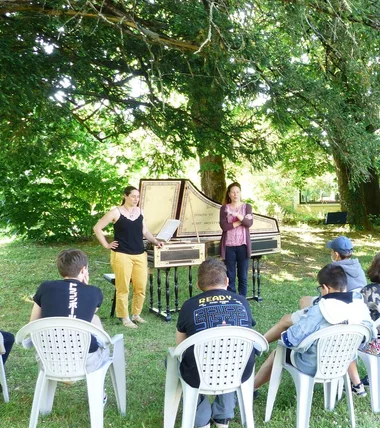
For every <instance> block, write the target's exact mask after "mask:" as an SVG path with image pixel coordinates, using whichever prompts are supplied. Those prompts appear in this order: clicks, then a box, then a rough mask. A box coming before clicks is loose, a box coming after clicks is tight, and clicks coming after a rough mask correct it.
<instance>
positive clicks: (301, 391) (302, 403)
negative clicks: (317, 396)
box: [288, 368, 314, 428]
mask: <svg viewBox="0 0 380 428" xmlns="http://www.w3.org/2000/svg"><path fill="white" fill-rule="evenodd" d="M288 371H289V373H290V374H291V375H292V378H293V380H294V383H295V386H296V391H297V428H306V427H308V426H309V421H310V412H311V403H312V401H313V390H314V378H312V377H310V376H307V375H305V374H302V373H300V372H299V371H298V370H297V369H294V370H293V368H291V370H288Z"/></svg>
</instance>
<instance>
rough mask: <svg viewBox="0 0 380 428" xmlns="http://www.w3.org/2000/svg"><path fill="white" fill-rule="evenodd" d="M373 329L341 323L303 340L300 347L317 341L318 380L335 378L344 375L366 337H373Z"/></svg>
mask: <svg viewBox="0 0 380 428" xmlns="http://www.w3.org/2000/svg"><path fill="white" fill-rule="evenodd" d="M371 335H372V333H371V331H370V329H369V328H368V327H366V326H364V325H356V324H352V325H350V324H339V325H334V326H331V327H327V328H324V329H322V330H320V331H317V332H316V333H313V334H312V335H310V336H308V337H307V338H306V339H305V340H303V341H302V342H301V343H300V344H299V346H298V348H304V347H307V346H308V345H309V344H311V343H313V342H314V341H316V340H317V341H318V343H317V372H316V374H315V378H316V380H317V379H318V380H321V381H323V380H327V379H335V378H340V377H342V376H344V375H345V374H346V372H347V369H348V366H349V364H350V363H351V362H352V361H353V360H354V359H355V357H356V354H357V351H358V348H359V346H360V344H361V342H362V341H363V338H365V340H366V341H368V340H369V339H370V338H371Z"/></svg>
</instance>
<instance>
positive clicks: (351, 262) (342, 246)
mask: <svg viewBox="0 0 380 428" xmlns="http://www.w3.org/2000/svg"><path fill="white" fill-rule="evenodd" d="M326 248H330V249H331V260H332V262H333V264H335V265H338V266H341V267H342V268H343V270H344V271H345V272H346V275H347V291H359V292H360V290H361V289H362V288H363V287H364V286H365V285H367V281H366V278H365V274H364V272H363V269H362V267H361V265H360V262H359V260H358V259H353V258H352V251H353V245H352V242H351V241H350V240H349V239H348V238H346V237H345V236H338V238H335V239H333V240H332V241H329V242H328V243H327V244H326Z"/></svg>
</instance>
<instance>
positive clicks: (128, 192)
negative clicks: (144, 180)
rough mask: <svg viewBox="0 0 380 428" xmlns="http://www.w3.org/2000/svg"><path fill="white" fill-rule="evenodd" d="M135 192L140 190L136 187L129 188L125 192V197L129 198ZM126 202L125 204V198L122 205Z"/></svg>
mask: <svg viewBox="0 0 380 428" xmlns="http://www.w3.org/2000/svg"><path fill="white" fill-rule="evenodd" d="M134 190H137V191H138V190H139V189H136V187H134V186H127V187H126V188H125V189H124V191H123V195H125V196H129V195H130V194H131V193H132V192H133V191H134ZM124 202H125V198H123V202H122V203H121V205H124Z"/></svg>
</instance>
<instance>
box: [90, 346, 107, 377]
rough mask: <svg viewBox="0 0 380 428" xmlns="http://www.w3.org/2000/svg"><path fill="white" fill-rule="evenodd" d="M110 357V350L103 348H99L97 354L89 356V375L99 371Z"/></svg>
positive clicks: (93, 353)
mask: <svg viewBox="0 0 380 428" xmlns="http://www.w3.org/2000/svg"><path fill="white" fill-rule="evenodd" d="M109 356H110V350H109V348H103V347H99V348H98V349H97V350H96V351H95V352H92V353H91V354H88V357H87V362H86V369H87V373H91V372H94V371H95V370H97V369H98V368H99V367H100V366H101V365H102V364H103V363H104V361H107V360H108V358H109Z"/></svg>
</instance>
